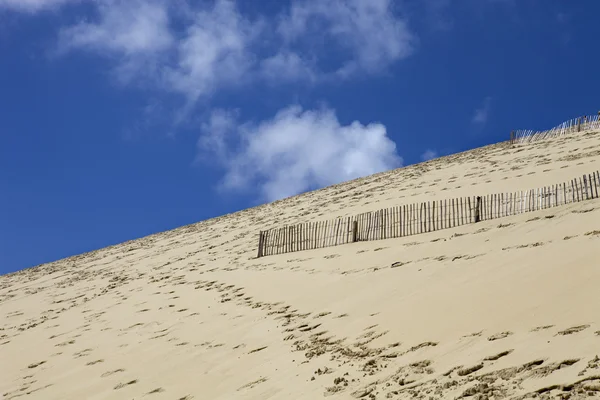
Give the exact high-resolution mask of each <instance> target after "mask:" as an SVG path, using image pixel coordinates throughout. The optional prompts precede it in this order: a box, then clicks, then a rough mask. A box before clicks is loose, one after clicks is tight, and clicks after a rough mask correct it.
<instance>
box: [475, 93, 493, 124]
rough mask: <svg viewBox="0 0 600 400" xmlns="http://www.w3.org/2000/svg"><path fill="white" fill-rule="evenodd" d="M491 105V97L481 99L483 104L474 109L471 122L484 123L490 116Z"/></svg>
mask: <svg viewBox="0 0 600 400" xmlns="http://www.w3.org/2000/svg"><path fill="white" fill-rule="evenodd" d="M491 105H492V98H491V97H489V96H488V97H486V98H485V99H484V100H483V104H482V105H481V106H480V107H479V108H477V109H476V110H475V112H474V114H473V118H472V119H471V122H472V123H473V124H475V125H478V126H483V125H485V124H486V123H487V122H488V119H489V117H490V109H491Z"/></svg>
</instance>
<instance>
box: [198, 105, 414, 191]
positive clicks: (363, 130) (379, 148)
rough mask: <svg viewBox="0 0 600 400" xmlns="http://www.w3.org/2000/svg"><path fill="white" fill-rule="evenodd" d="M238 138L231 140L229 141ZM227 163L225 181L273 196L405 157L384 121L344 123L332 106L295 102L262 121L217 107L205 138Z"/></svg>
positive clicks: (369, 170) (202, 144) (205, 144)
mask: <svg viewBox="0 0 600 400" xmlns="http://www.w3.org/2000/svg"><path fill="white" fill-rule="evenodd" d="M227 140H232V141H233V142H236V143H238V145H237V147H235V148H234V147H231V146H228V145H227V143H226V141H227ZM199 146H200V150H201V152H203V153H204V155H206V152H207V151H213V150H214V154H213V155H216V156H217V159H218V162H219V163H220V165H221V166H222V167H223V168H225V176H224V179H223V182H222V187H223V188H224V189H227V190H244V189H251V188H258V190H259V191H260V193H261V195H262V197H263V198H264V199H265V200H268V201H273V200H277V199H281V198H284V197H288V196H292V195H295V194H298V193H301V192H303V191H306V190H310V189H314V188H319V187H324V186H328V185H333V184H336V183H339V182H343V181H347V180H350V179H354V178H358V177H362V176H367V175H371V174H374V173H377V172H381V171H385V170H389V169H392V168H395V167H399V166H401V164H402V158H401V157H399V156H398V154H397V153H396V145H395V143H394V142H393V141H392V140H391V139H390V138H389V137H388V136H387V132H386V128H385V126H384V125H382V124H380V123H372V124H368V125H363V124H361V123H360V122H358V121H354V122H352V123H351V124H349V125H342V124H340V122H339V121H338V119H337V117H336V115H335V112H334V111H333V110H329V109H319V110H302V108H300V107H298V106H291V107H288V108H285V109H283V110H281V111H279V112H278V113H277V114H276V115H275V116H274V117H273V118H272V119H270V120H267V121H263V122H261V123H260V124H257V125H256V124H252V123H244V124H239V123H237V120H236V118H235V115H232V114H228V113H227V112H224V111H218V112H215V113H213V115H212V118H211V120H210V122H209V123H207V124H206V125H205V126H204V132H203V135H202V136H201V139H200V142H199Z"/></svg>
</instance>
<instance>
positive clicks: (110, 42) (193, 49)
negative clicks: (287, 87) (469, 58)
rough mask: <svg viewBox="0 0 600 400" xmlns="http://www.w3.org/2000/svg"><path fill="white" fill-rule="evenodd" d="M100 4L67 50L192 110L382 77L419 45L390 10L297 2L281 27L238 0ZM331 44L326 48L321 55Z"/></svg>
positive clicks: (67, 36)
mask: <svg viewBox="0 0 600 400" xmlns="http://www.w3.org/2000/svg"><path fill="white" fill-rule="evenodd" d="M0 1H5V2H6V1H13V2H14V1H15V0H0ZM28 1H33V0H28ZM46 1H47V2H52V1H53V2H54V3H55V4H59V3H64V2H66V1H69V0H46ZM71 1H76V0H71ZM81 1H84V0H81ZM88 1H89V0H88ZM38 2H39V4H42V3H43V2H42V1H41V0H38ZM15 4H16V3H15ZM36 4H37V3H36ZM94 4H95V5H96V8H97V15H96V16H95V17H94V18H92V19H91V20H84V21H82V22H80V23H78V24H76V25H74V26H70V27H66V28H63V29H62V30H61V31H60V34H59V46H58V47H59V50H60V51H61V52H62V53H64V52H67V51H73V50H84V51H89V52H94V53H96V54H100V55H102V56H105V57H107V58H108V59H109V60H111V61H112V62H113V63H114V64H113V71H114V72H115V73H116V76H117V78H118V79H119V81H121V82H122V83H131V82H132V81H134V80H137V81H138V82H143V83H144V84H146V85H153V86H155V87H158V88H161V89H163V90H165V91H168V92H174V93H178V94H181V95H183V96H184V97H185V98H186V99H187V102H188V105H189V104H194V103H195V102H196V101H197V100H198V99H200V98H206V97H209V96H211V95H212V94H213V93H214V92H215V91H216V90H219V89H222V88H239V87H240V86H242V85H244V84H246V83H251V82H255V81H259V80H260V81H263V82H267V83H270V84H277V83H281V82H312V83H315V82H319V81H323V80H330V79H339V78H347V77H349V76H355V75H356V74H358V73H364V74H371V73H376V72H381V71H383V70H385V69H386V68H387V67H388V66H389V65H390V64H392V63H394V62H396V61H398V60H400V59H402V58H404V57H407V56H408V55H409V54H410V53H411V52H412V49H413V44H414V38H413V36H412V34H411V33H410V32H409V30H408V27H407V25H406V23H405V21H404V20H403V19H400V18H399V17H397V16H396V15H395V14H394V10H393V9H392V2H391V0H368V1H367V0H332V1H330V2H327V4H325V3H323V2H320V1H317V0H295V1H293V2H292V5H291V6H290V7H289V8H286V9H285V11H282V12H281V13H280V14H279V16H278V17H258V18H257V19H250V18H249V17H247V16H246V15H242V14H241V12H240V11H239V9H238V7H237V6H236V2H235V1H234V0H214V1H213V0H211V1H209V2H206V3H202V4H201V5H191V4H188V2H187V1H185V0H182V2H177V3H176V4H175V5H174V4H173V3H172V2H169V1H167V0H130V1H121V0H95V1H94ZM278 22H279V24H278ZM319 24H320V25H322V27H321V26H320V25H319ZM269 25H277V26H278V29H277V32H276V33H275V32H273V31H272V30H269V29H266V28H267V27H268V26H269ZM316 27H317V28H316ZM324 40H325V42H326V43H327V46H326V47H325V46H320V45H319V43H321V44H322V43H324ZM332 54H335V56H334V57H333V59H335V61H332Z"/></svg>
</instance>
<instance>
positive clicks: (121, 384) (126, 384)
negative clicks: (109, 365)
mask: <svg viewBox="0 0 600 400" xmlns="http://www.w3.org/2000/svg"><path fill="white" fill-rule="evenodd" d="M136 383H137V379H134V380H132V381H129V382H126V383H119V384H118V385H117V386H115V387H114V388H113V389H114V390H119V389H122V388H124V387H125V386H129V385H134V384H136Z"/></svg>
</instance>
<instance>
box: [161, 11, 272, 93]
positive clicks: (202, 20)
mask: <svg viewBox="0 0 600 400" xmlns="http://www.w3.org/2000/svg"><path fill="white" fill-rule="evenodd" d="M261 29H262V28H261V23H260V22H251V21H250V20H248V19H246V18H244V17H243V16H242V15H241V14H240V13H239V11H238V9H237V7H236V5H235V3H234V2H233V1H230V0H217V1H216V2H215V5H214V7H213V8H211V9H208V10H201V11H199V12H197V13H196V14H195V16H194V20H193V23H192V25H191V26H189V27H188V28H187V32H186V34H185V36H184V37H183V39H182V40H181V41H180V42H179V43H178V44H177V59H176V61H175V62H174V64H173V65H172V66H170V67H168V68H167V70H166V75H165V83H166V84H167V87H168V88H170V89H172V90H174V91H176V92H179V93H182V94H184V95H186V96H187V97H188V98H189V99H190V100H192V101H195V100H197V99H198V98H199V97H200V96H203V95H207V94H210V93H212V92H213V91H214V90H215V89H216V88H217V87H222V86H234V85H236V84H239V83H241V82H242V80H243V79H244V78H245V77H246V74H247V73H248V71H249V70H250V69H251V68H252V65H253V64H254V62H255V59H254V58H255V56H254V55H253V54H252V52H251V51H250V45H251V43H252V42H253V40H254V39H255V38H256V36H257V35H258V34H259V33H260V31H261Z"/></svg>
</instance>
